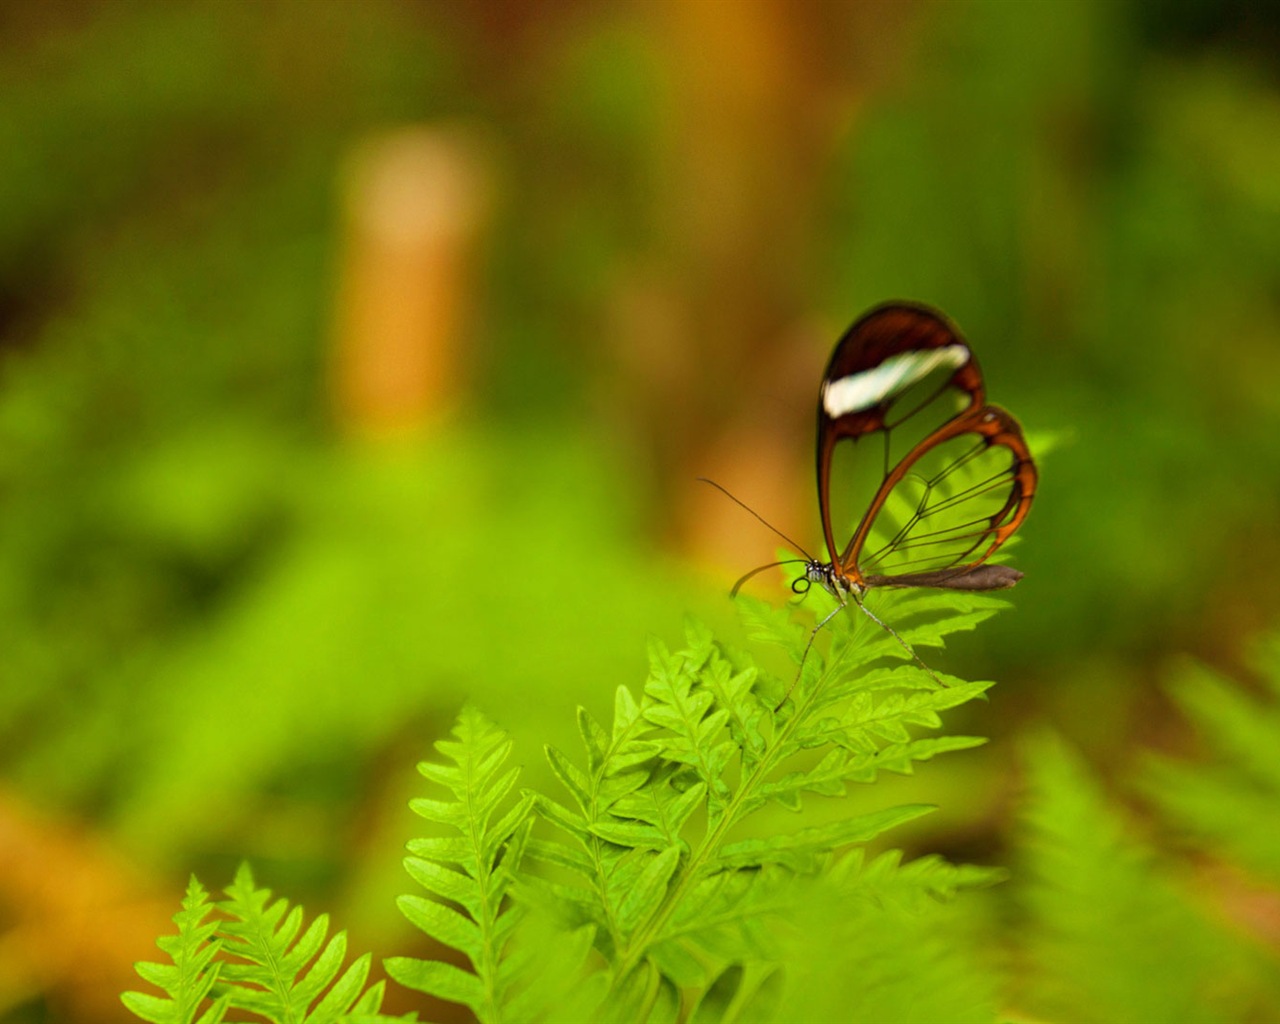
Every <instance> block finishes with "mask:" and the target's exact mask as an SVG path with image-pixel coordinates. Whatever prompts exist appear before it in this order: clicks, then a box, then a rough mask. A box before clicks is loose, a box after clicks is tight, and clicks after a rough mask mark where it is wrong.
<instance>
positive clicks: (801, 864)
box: [719, 804, 934, 871]
mask: <svg viewBox="0 0 1280 1024" xmlns="http://www.w3.org/2000/svg"><path fill="white" fill-rule="evenodd" d="M933 810H934V808H933V807H930V806H926V805H923V804H916V805H911V804H908V805H904V806H902V807H891V808H889V809H887V810H883V811H876V812H875V813H873V814H863V815H859V816H858V817H856V818H849V819H847V820H845V821H837V822H834V823H832V824H830V825H824V826H821V827H818V828H806V829H801V830H800V831H798V832H795V833H793V834H791V835H785V836H775V837H773V838H769V839H744V840H742V841H740V842H737V843H730V844H729V845H727V846H726V847H725V848H724V849H723V850H722V851H721V854H720V857H719V862H720V863H721V864H722V865H723V866H725V867H756V866H759V865H762V864H785V865H787V866H789V867H792V868H793V869H795V870H798V871H805V870H812V868H813V865H814V862H815V858H816V857H818V856H819V855H821V854H824V853H828V852H830V851H831V850H834V849H837V848H838V847H841V846H846V845H848V844H850V843H865V842H866V841H867V840H869V839H874V838H875V837H876V836H878V835H879V834H880V833H881V832H886V831H888V830H889V829H891V828H894V827H896V826H898V825H901V824H904V823H905V822H908V821H912V820H914V819H916V818H919V817H920V816H921V815H924V814H928V813H930V812H931V811H933Z"/></svg>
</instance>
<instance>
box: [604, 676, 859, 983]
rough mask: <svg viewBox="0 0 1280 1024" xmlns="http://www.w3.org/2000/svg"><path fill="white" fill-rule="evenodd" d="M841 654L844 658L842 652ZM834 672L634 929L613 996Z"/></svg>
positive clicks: (768, 751) (697, 877)
mask: <svg viewBox="0 0 1280 1024" xmlns="http://www.w3.org/2000/svg"><path fill="white" fill-rule="evenodd" d="M841 653H842V655H843V652H841ZM832 670H833V666H832V664H830V663H828V665H827V666H826V668H825V670H824V671H823V674H822V676H821V677H820V678H819V680H818V685H816V686H814V687H813V689H812V690H811V691H810V692H809V693H808V695H807V696H805V697H804V699H803V703H800V704H797V706H796V712H795V714H793V715H792V716H791V717H790V718H789V719H788V720H787V721H786V722H785V723H783V725H782V727H781V728H780V729H779V730H778V731H777V732H776V733H775V734H774V736H773V739H772V741H771V742H770V743H769V744H768V745H767V746H766V747H765V750H764V754H763V756H762V757H761V758H760V760H759V761H757V762H756V766H755V768H754V769H752V771H751V773H750V774H749V775H748V776H747V777H746V778H745V779H743V780H742V783H741V784H740V785H739V786H738V789H737V791H736V792H735V793H734V794H733V796H732V797H730V799H729V801H728V802H727V803H726V804H725V806H724V809H723V811H722V813H721V815H720V820H719V821H718V822H717V823H716V824H715V825H714V826H713V827H711V828H710V829H709V830H708V832H707V834H706V835H705V836H704V837H703V840H702V842H701V843H699V844H698V849H697V851H696V852H694V853H693V854H691V855H690V857H689V861H688V863H687V864H686V865H685V867H684V869H683V870H682V871H681V872H680V874H679V877H678V878H677V880H676V882H675V884H674V885H673V886H671V888H670V889H668V891H667V894H666V896H665V897H663V900H662V902H661V903H660V904H658V906H657V908H656V909H655V910H654V911H653V913H652V914H651V915H650V917H649V919H648V920H647V921H645V922H644V923H643V924H641V925H640V926H638V927H637V928H636V929H635V931H634V932H633V933H632V934H633V938H632V941H631V942H630V943H628V945H627V948H626V949H625V950H620V951H619V952H620V956H619V960H618V968H617V971H616V972H615V974H614V978H613V983H612V986H611V988H610V992H611V993H612V992H613V990H614V989H615V988H616V986H617V984H618V982H619V981H621V980H622V979H624V978H625V977H626V976H627V975H628V974H629V973H630V972H631V971H632V970H633V969H634V968H635V967H636V966H637V965H638V964H639V962H640V960H641V959H642V957H643V956H644V954H645V952H646V951H647V950H648V948H649V945H650V944H651V943H652V942H653V939H654V937H655V936H656V935H658V934H659V933H660V932H661V930H662V929H663V928H664V927H665V926H666V924H667V922H668V920H669V919H670V918H671V915H672V914H673V913H674V912H675V910H676V908H677V907H679V906H680V903H681V901H682V900H683V899H684V897H685V894H686V893H687V892H688V890H689V889H690V888H691V887H692V886H693V885H694V884H695V883H696V882H698V881H699V880H700V879H701V877H702V872H703V871H704V870H705V868H706V866H707V864H708V863H709V862H710V860H711V858H712V857H713V856H714V855H715V853H716V851H717V850H718V849H719V848H720V845H721V844H722V843H723V842H724V839H725V836H726V835H727V834H728V832H729V830H730V829H731V828H732V827H733V826H734V825H736V824H737V823H738V821H739V820H740V815H741V813H742V807H743V805H744V804H745V803H746V801H747V798H749V797H750V796H751V795H753V793H754V792H755V789H756V787H758V786H759V785H760V784H761V783H763V782H764V781H765V779H767V778H768V776H769V774H770V773H772V772H773V771H774V769H776V768H777V767H778V763H779V761H778V756H779V754H778V752H779V751H781V750H785V749H786V740H787V739H788V738H789V737H790V735H791V733H792V732H793V731H794V730H795V728H796V727H797V726H798V724H800V723H801V722H803V721H804V720H805V718H806V717H807V715H808V713H809V710H810V708H811V705H812V703H813V701H814V700H815V699H816V698H817V697H818V696H819V694H820V693H821V692H822V690H823V688H824V687H823V683H824V682H825V681H826V680H827V679H829V678H830V677H831V674H832Z"/></svg>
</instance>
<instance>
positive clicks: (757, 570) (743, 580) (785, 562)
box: [729, 558, 804, 597]
mask: <svg viewBox="0 0 1280 1024" xmlns="http://www.w3.org/2000/svg"><path fill="white" fill-rule="evenodd" d="M797 562H804V559H803V558H784V559H783V560H782V561H781V562H770V563H769V564H768V565H761V566H757V567H756V568H754V569H752V570H751V571H750V572H749V573H747V574H746V575H745V576H743V577H742V578H741V579H740V580H738V582H737V583H735V584H734V585H733V589H732V590H730V591H729V596H730V597H737V596H738V591H739V590H741V589H742V584H744V583H746V582H747V580H749V579H751V577H752V576H755V575H757V574H759V573H762V572H764V571H765V570H766V569H776V568H777V567H778V566H780V565H795V564H796V563H797Z"/></svg>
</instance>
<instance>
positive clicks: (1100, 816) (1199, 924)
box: [1026, 741, 1248, 1021]
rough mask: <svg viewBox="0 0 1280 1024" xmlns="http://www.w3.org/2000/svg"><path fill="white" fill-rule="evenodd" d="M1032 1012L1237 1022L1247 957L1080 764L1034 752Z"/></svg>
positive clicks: (1049, 747)
mask: <svg viewBox="0 0 1280 1024" xmlns="http://www.w3.org/2000/svg"><path fill="white" fill-rule="evenodd" d="M1031 783H1032V792H1033V803H1032V806H1031V809H1030V813H1029V826H1030V842H1029V843H1028V847H1029V852H1030V862H1029V864H1028V868H1029V870H1028V871H1027V872H1026V874H1028V875H1029V876H1030V879H1031V883H1030V886H1029V889H1028V892H1027V896H1026V903H1027V908H1028V910H1029V912H1030V918H1031V920H1030V928H1029V931H1030V934H1031V936H1032V942H1031V948H1030V950H1029V952H1030V953H1031V955H1032V959H1033V964H1032V968H1033V970H1032V972H1031V976H1032V979H1033V981H1032V985H1031V990H1030V991H1029V992H1028V994H1027V996H1028V999H1029V1000H1030V1002H1031V1004H1032V1005H1031V1006H1030V1007H1028V1008H1029V1009H1030V1010H1032V1011H1033V1012H1035V1013H1039V1014H1041V1015H1042V1016H1045V1017H1047V1018H1049V1019H1056V1020H1151V1021H1195V1020H1223V1019H1240V1018H1239V1017H1238V1016H1237V1015H1236V1014H1235V1013H1232V1012H1224V1005H1223V1001H1222V996H1223V994H1224V993H1229V992H1231V991H1233V990H1237V989H1236V984H1235V982H1236V980H1237V979H1236V975H1237V971H1238V968H1239V967H1240V965H1241V964H1243V963H1245V962H1246V961H1247V960H1248V955H1247V952H1246V950H1245V949H1244V948H1243V946H1242V944H1241V942H1240V940H1239V939H1238V937H1235V936H1232V935H1231V934H1230V933H1228V932H1227V931H1226V930H1225V929H1224V928H1222V927H1221V926H1220V925H1219V924H1217V923H1216V922H1215V921H1214V920H1213V918H1212V916H1211V915H1209V914H1207V913H1206V912H1204V911H1202V910H1201V909H1199V908H1198V907H1197V906H1196V903H1195V901H1194V900H1192V899H1190V898H1189V897H1188V895H1187V894H1186V893H1185V892H1184V891H1182V888H1181V887H1180V886H1179V884H1178V883H1177V880H1176V878H1175V877H1174V876H1173V875H1172V874H1171V873H1170V872H1169V871H1168V869H1167V868H1166V867H1164V866H1162V865H1161V864H1160V862H1159V861H1158V860H1157V858H1156V855H1155V853H1154V851H1153V850H1151V849H1149V848H1147V847H1146V846H1144V845H1143V844H1142V843H1140V842H1139V841H1138V840H1137V839H1136V838H1134V837H1133V836H1131V835H1129V834H1128V832H1127V829H1126V823H1125V820H1124V818H1123V817H1122V816H1121V815H1119V814H1118V813H1117V812H1116V811H1115V810H1114V809H1113V808H1112V807H1111V806H1109V805H1108V803H1107V802H1106V800H1105V798H1104V797H1103V795H1102V793H1101V791H1100V790H1099V787H1098V786H1097V784H1096V783H1095V782H1094V781H1093V780H1092V779H1091V778H1090V777H1089V776H1088V775H1087V774H1086V772H1085V769H1084V767H1083V765H1082V763H1081V762H1080V761H1079V759H1078V758H1077V757H1076V756H1075V755H1074V754H1072V753H1071V752H1070V751H1068V750H1067V749H1066V748H1065V747H1064V746H1063V745H1062V744H1061V743H1059V742H1049V741H1045V742H1042V743H1040V744H1038V745H1037V746H1036V747H1035V748H1034V749H1033V750H1032V758H1031Z"/></svg>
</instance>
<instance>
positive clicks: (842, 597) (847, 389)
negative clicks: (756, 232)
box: [708, 302, 1036, 678]
mask: <svg viewBox="0 0 1280 1024" xmlns="http://www.w3.org/2000/svg"><path fill="white" fill-rule="evenodd" d="M817 456H818V505H819V508H820V511H821V514H822V532H823V536H824V538H825V540H826V544H827V552H828V555H829V560H828V561H826V562H823V561H820V560H818V559H816V558H814V557H813V556H811V555H809V554H808V553H807V552H805V550H804V548H802V547H800V545H798V544H796V543H795V542H794V541H792V540H790V538H787V537H786V536H785V535H784V534H782V533H781V532H780V531H777V530H774V532H775V533H778V535H779V536H781V537H783V539H784V540H787V542H788V543H789V544H791V545H792V546H793V547H795V548H796V549H797V550H798V551H800V552H801V553H802V554H803V555H804V558H803V559H799V560H798V561H802V562H803V563H804V573H803V574H802V575H801V576H800V577H799V578H797V579H796V580H795V581H794V582H793V583H792V585H791V589H792V590H793V591H794V592H795V593H797V594H804V593H807V592H808V590H809V588H810V587H811V586H812V585H813V584H815V583H816V584H818V585H819V586H821V587H822V588H823V589H824V590H826V591H827V592H828V593H830V594H831V595H832V596H833V597H834V598H835V599H836V601H837V602H838V603H837V606H836V608H835V609H833V610H832V612H831V613H830V614H829V615H827V616H826V617H825V618H824V619H822V620H821V621H820V622H819V623H818V624H817V626H815V627H814V629H813V632H812V633H811V634H810V636H809V643H808V645H807V646H806V647H805V652H804V656H803V657H802V659H801V666H802V667H803V664H804V659H805V658H807V657H808V653H809V648H810V647H812V645H813V641H814V638H815V637H816V636H817V634H818V631H819V630H821V629H822V627H823V626H825V625H826V624H827V623H828V622H830V621H831V619H832V617H833V616H835V615H836V614H837V613H838V612H839V611H840V610H841V609H842V608H844V607H846V606H847V604H848V602H849V601H850V600H852V601H853V602H854V603H855V604H857V605H858V607H859V608H860V609H861V610H862V611H863V612H864V613H865V614H866V615H868V616H869V617H870V618H872V619H874V620H875V621H876V622H877V623H878V624H879V625H880V626H882V627H883V628H884V629H886V630H888V632H889V633H891V634H892V635H893V636H894V637H895V638H896V639H897V640H898V642H899V643H900V644H902V646H903V647H904V648H905V649H906V650H907V651H908V652H909V653H910V654H911V656H912V657H913V658H915V659H916V661H920V658H919V656H918V655H916V653H915V651H914V650H913V649H912V648H911V646H910V645H909V644H907V642H906V641H905V640H903V639H902V637H900V636H899V635H898V634H897V633H896V632H895V631H894V630H893V629H892V628H891V627H890V626H889V625H887V624H886V623H884V622H882V621H881V620H880V619H879V618H877V617H876V616H875V615H874V614H873V613H872V612H871V611H870V610H869V609H868V608H866V606H865V605H864V604H863V601H862V598H863V596H864V595H865V594H866V593H867V591H869V590H871V589H873V588H876V587H935V588H941V589H946V590H1003V589H1005V588H1007V587H1012V586H1013V585H1014V584H1015V583H1017V582H1018V580H1020V579H1021V578H1022V573H1020V572H1019V571H1018V570H1016V569H1013V568H1010V567H1009V566H1007V565H999V564H995V563H992V562H991V561H990V559H991V556H992V555H994V554H995V553H996V551H997V550H998V549H999V547H1000V545H1001V544H1003V543H1004V542H1005V541H1007V540H1008V539H1009V538H1010V537H1011V536H1012V535H1013V533H1014V531H1016V530H1017V529H1018V527H1019V526H1020V525H1021V524H1022V521H1023V520H1024V519H1025V518H1026V517H1027V513H1028V511H1029V510H1030V508H1031V500H1032V498H1033V497H1034V496H1035V491H1036V467H1035V463H1034V462H1033V461H1032V458H1031V452H1030V450H1029V449H1028V447H1027V443H1026V440H1025V439H1024V438H1023V436H1022V428H1021V427H1020V426H1019V425H1018V421H1017V420H1015V419H1014V418H1013V416H1011V415H1010V414H1009V413H1008V412H1006V411H1005V410H1004V409H1002V408H1000V407H999V406H995V405H988V404H987V401H986V394H985V390H984V388H983V383H982V371H981V370H980V369H979V368H978V362H977V360H976V359H975V358H974V355H973V351H972V349H970V347H969V344H968V342H966V341H965V339H964V337H963V336H962V335H961V334H960V331H959V330H958V329H957V328H956V326H955V325H954V324H952V323H951V321H950V320H948V319H947V318H946V317H945V316H944V315H943V314H942V313H940V312H938V311H937V310H935V309H931V308H929V307H928V306H924V305H919V304H915V303H908V302H890V303H886V304H884V305H881V306H877V307H875V308H874V309H872V310H870V311H869V312H867V313H866V314H864V315H863V316H862V317H861V318H860V319H858V320H857V321H856V322H855V323H854V324H853V326H852V327H850V328H849V329H848V330H847V331H846V332H845V333H844V336H843V337H841V339H840V340H839V341H838V342H837V343H836V347H835V351H834V352H833V353H832V354H831V361H830V362H829V363H828V364H827V369H826V372H825V373H824V374H823V376H822V386H821V388H820V390H819V392H818V444H817ZM708 482H709V483H712V481H708ZM713 486H716V487H719V485H718V484H713ZM720 490H722V491H724V488H720ZM725 493H726V494H728V492H727V491H725ZM729 497H730V498H733V495H729ZM733 500H734V501H738V499H737V498H733ZM738 504H742V502H738ZM743 507H744V508H745V507H746V506H745V505H744V506H743ZM748 511H752V510H751V509H748ZM752 514H753V515H755V513H754V512H752ZM756 518H758V519H760V518H761V517H760V516H758V515H757V516H756ZM761 522H764V520H763V519H761ZM765 525H766V526H768V525H769V524H768V523H765ZM770 529H773V527H771V526H770ZM838 538H841V539H843V538H847V539H844V540H843V542H841V541H840V540H838ZM783 564H787V563H785V562H774V563H771V564H770V565H765V566H761V567H760V568H758V569H754V570H752V571H751V572H749V573H747V575H746V576H744V577H742V579H740V580H739V581H738V582H737V584H735V585H734V588H733V593H735V594H736V593H737V591H738V589H739V588H740V587H741V586H742V584H743V583H745V582H746V581H747V580H748V579H750V578H751V577H752V576H754V575H755V574H756V573H758V572H762V571H764V570H765V569H769V568H772V567H773V566H776V565H783ZM920 664H921V665H922V666H923V667H924V668H925V670H926V671H929V673H930V675H933V672H932V671H931V670H929V668H928V666H927V665H924V663H923V662H920ZM935 678H937V677H936V676H935Z"/></svg>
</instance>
